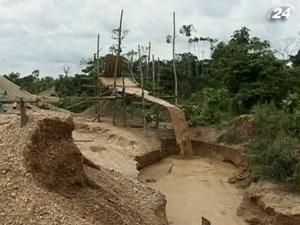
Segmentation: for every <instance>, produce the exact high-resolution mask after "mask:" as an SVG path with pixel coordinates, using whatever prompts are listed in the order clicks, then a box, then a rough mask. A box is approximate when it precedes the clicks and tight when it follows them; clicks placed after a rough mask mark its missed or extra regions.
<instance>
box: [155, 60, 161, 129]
mask: <svg viewBox="0 0 300 225" xmlns="http://www.w3.org/2000/svg"><path fill="white" fill-rule="evenodd" d="M157 87H158V88H157V91H156V95H157V96H160V92H159V88H160V60H159V58H158V59H157ZM159 109H160V106H159V105H157V106H156V113H155V117H156V118H155V119H156V120H155V127H156V128H159V114H160V113H159Z"/></svg>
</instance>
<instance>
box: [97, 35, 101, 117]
mask: <svg viewBox="0 0 300 225" xmlns="http://www.w3.org/2000/svg"><path fill="white" fill-rule="evenodd" d="M99 55H100V34H98V39H97V79H96V82H97V83H96V85H97V97H98V96H99V95H101V89H100V82H99V76H100V62H99V60H100V59H99ZM100 111H101V102H100V100H99V99H98V100H97V120H98V122H100V116H101V115H100V114H101V113H100Z"/></svg>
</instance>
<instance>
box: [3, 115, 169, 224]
mask: <svg viewBox="0 0 300 225" xmlns="http://www.w3.org/2000/svg"><path fill="white" fill-rule="evenodd" d="M29 118H30V120H29V122H28V123H27V125H26V126H25V127H23V128H20V126H19V119H18V117H17V116H16V115H3V116H1V117H0V123H1V124H2V125H1V126H0V152H1V154H0V224H3V225H6V224H7V225H8V224H10V225H20V224H26V225H27V224H28V225H29V224H34V225H50V224H51V225H55V224H56V225H58V224H64V225H71V224H72V225H92V224H93V225H120V224H124V225H125V224H128V225H133V224H135V225H165V224H166V219H165V214H164V206H165V203H166V202H165V200H164V197H163V196H162V195H161V194H160V193H158V192H157V191H155V190H153V189H151V188H149V187H147V186H145V185H143V184H141V183H139V182H138V181H137V180H136V179H135V180H133V179H132V180H129V179H127V178H125V177H124V176H123V175H122V174H120V173H117V172H115V171H111V170H108V169H106V168H103V167H100V168H98V169H95V168H90V167H89V166H87V165H86V164H84V157H83V156H82V154H81V153H80V151H79V149H78V148H77V147H76V145H74V143H73V139H72V136H71V133H72V130H73V129H74V123H73V120H72V118H71V117H70V116H68V115H66V114H59V113H53V112H47V113H46V112H43V113H34V114H30V115H29Z"/></svg>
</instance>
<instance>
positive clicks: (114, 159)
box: [73, 117, 161, 179]
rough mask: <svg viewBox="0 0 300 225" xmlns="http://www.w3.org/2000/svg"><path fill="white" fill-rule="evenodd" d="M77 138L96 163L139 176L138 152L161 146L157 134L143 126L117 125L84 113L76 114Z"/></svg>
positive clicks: (144, 153)
mask: <svg viewBox="0 0 300 225" xmlns="http://www.w3.org/2000/svg"><path fill="white" fill-rule="evenodd" d="M75 123H76V129H75V131H74V132H73V138H74V140H75V143H76V145H77V146H78V148H79V149H80V151H81V152H82V154H84V155H85V156H86V157H87V158H89V159H90V160H92V161H93V162H94V163H95V164H97V165H101V166H103V167H105V168H107V169H112V170H115V171H118V172H120V173H122V174H123V175H125V176H127V177H129V178H134V179H136V177H137V175H138V170H137V161H136V160H135V158H136V157H138V156H143V155H146V154H148V153H151V152H154V151H158V150H160V149H161V143H160V142H159V139H158V138H157V136H156V134H155V133H153V132H151V130H147V131H146V133H145V132H144V129H140V128H129V127H127V128H124V127H115V126H113V125H112V123H111V121H103V122H101V123H100V124H99V123H98V122H92V121H91V120H89V119H86V118H83V117H76V118H75Z"/></svg>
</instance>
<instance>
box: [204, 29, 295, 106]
mask: <svg viewBox="0 0 300 225" xmlns="http://www.w3.org/2000/svg"><path fill="white" fill-rule="evenodd" d="M249 31H250V30H249V29H248V28H246V27H242V28H241V29H240V30H237V31H235V32H234V34H233V35H232V38H231V40H230V41H229V43H224V42H220V43H219V44H218V45H217V47H216V49H215V50H214V52H213V54H212V63H211V64H210V75H209V76H208V78H207V79H208V80H207V83H210V85H213V86H214V87H224V86H225V87H226V88H227V89H228V90H229V91H230V93H231V95H232V96H233V98H234V105H235V106H236V109H237V110H239V112H248V110H250V109H251V107H252V106H253V105H255V104H257V103H258V102H262V103H263V102H270V101H274V102H277V103H279V102H280V101H281V99H282V98H283V97H284V96H286V94H287V91H288V89H289V88H290V87H289V85H290V78H291V77H289V76H288V71H287V67H286V66H285V62H284V61H281V60H278V59H277V58H276V57H275V55H274V53H273V51H272V50H271V48H270V44H269V42H267V41H261V40H260V39H259V38H257V37H252V38H251V37H250V33H249ZM266 65H267V66H266Z"/></svg>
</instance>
